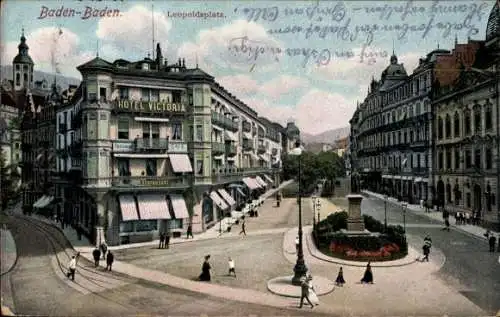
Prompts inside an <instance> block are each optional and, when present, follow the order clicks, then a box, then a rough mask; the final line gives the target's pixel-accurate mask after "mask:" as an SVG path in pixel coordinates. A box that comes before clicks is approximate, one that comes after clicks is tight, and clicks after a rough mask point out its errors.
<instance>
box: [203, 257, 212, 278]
mask: <svg viewBox="0 0 500 317" xmlns="http://www.w3.org/2000/svg"><path fill="white" fill-rule="evenodd" d="M209 259H210V255H207V256H205V261H204V262H203V265H202V267H201V274H200V281H206V282H210V279H211V277H210V269H211V266H210V263H209V262H208V260H209Z"/></svg>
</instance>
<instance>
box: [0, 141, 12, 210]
mask: <svg viewBox="0 0 500 317" xmlns="http://www.w3.org/2000/svg"><path fill="white" fill-rule="evenodd" d="M0 189H1V192H0V198H1V204H2V209H4V208H5V207H7V203H8V201H9V199H10V198H12V197H13V196H14V183H13V178H12V175H11V171H10V167H9V166H6V160H5V154H4V153H3V151H1V150H0Z"/></svg>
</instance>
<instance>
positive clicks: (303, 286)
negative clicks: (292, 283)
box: [299, 278, 314, 308]
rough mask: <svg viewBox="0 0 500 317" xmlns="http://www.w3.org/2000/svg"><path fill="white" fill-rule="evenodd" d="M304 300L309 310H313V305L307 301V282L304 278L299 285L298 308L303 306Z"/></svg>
mask: <svg viewBox="0 0 500 317" xmlns="http://www.w3.org/2000/svg"><path fill="white" fill-rule="evenodd" d="M304 299H305V300H307V302H308V303H309V305H311V308H314V305H313V303H311V300H310V299H309V280H308V278H304V279H303V280H302V281H301V283H300V305H299V308H302V306H303V305H304Z"/></svg>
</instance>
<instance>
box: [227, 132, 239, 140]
mask: <svg viewBox="0 0 500 317" xmlns="http://www.w3.org/2000/svg"><path fill="white" fill-rule="evenodd" d="M224 138H225V139H226V140H231V141H234V142H236V141H238V137H237V136H236V134H234V133H233V132H231V131H227V130H226V131H225V132H224Z"/></svg>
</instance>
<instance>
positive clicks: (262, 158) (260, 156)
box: [259, 155, 269, 162]
mask: <svg viewBox="0 0 500 317" xmlns="http://www.w3.org/2000/svg"><path fill="white" fill-rule="evenodd" d="M259 158H260V159H261V160H263V161H264V162H269V159H268V158H267V157H265V156H264V155H259Z"/></svg>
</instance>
